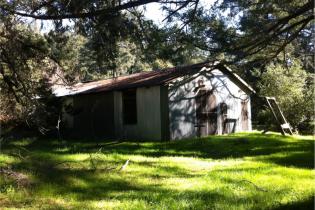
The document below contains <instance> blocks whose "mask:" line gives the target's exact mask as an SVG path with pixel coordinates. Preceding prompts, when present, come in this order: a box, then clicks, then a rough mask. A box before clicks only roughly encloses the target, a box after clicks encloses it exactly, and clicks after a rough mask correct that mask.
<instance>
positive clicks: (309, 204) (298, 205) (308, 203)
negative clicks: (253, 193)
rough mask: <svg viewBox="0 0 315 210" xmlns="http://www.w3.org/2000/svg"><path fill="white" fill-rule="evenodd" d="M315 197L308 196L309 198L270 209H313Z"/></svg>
mask: <svg viewBox="0 0 315 210" xmlns="http://www.w3.org/2000/svg"><path fill="white" fill-rule="evenodd" d="M314 200H315V197H314V196H313V197H310V198H309V199H306V200H303V201H299V202H294V203H289V204H285V205H281V206H278V207H275V208H271V209H270V210H313V209H314V208H315V202H314Z"/></svg>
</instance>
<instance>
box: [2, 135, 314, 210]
mask: <svg viewBox="0 0 315 210" xmlns="http://www.w3.org/2000/svg"><path fill="white" fill-rule="evenodd" d="M16 145H19V142H18V141H16V142H14V141H11V142H6V143H5V144H4V145H3V147H2V148H3V152H7V153H9V152H12V151H14V150H19V152H21V151H22V149H21V148H20V147H17V146H16ZM23 148H24V150H23V151H22V152H24V153H25V154H26V155H27V154H28V152H26V151H29V153H30V155H29V157H27V156H25V155H24V154H22V156H24V159H21V160H20V161H18V162H16V163H12V165H11V166H12V168H13V169H16V170H22V171H31V172H32V174H33V175H34V179H35V182H36V185H35V187H34V189H33V192H34V193H35V194H36V193H37V194H38V195H40V196H41V193H42V191H43V192H46V191H49V190H47V188H49V186H52V189H50V192H49V193H50V194H51V195H52V196H54V195H58V196H62V197H68V196H70V195H71V196H73V198H74V199H75V200H77V201H79V202H83V203H84V202H85V201H98V200H102V199H105V200H106V199H107V200H110V199H116V200H119V201H124V200H128V201H133V200H143V201H144V202H146V203H147V204H148V205H151V203H154V202H155V203H158V204H157V205H159V204H160V203H163V202H164V203H166V204H170V203H173V205H174V209H176V208H179V207H177V206H176V204H177V201H178V200H187V201H188V202H189V204H188V206H189V207H191V208H195V209H202V208H204V207H208V208H210V209H211V208H216V206H212V205H215V204H216V203H218V202H222V203H228V204H231V206H234V207H238V206H239V207H244V206H247V207H249V208H252V207H255V206H264V205H265V204H264V202H265V201H266V200H272V199H274V196H276V195H275V194H273V193H269V194H267V193H265V192H259V191H258V192H256V191H257V189H256V188H255V187H253V185H252V184H248V183H246V182H245V183H244V182H239V180H236V179H224V178H222V176H221V174H220V173H221V172H222V173H223V174H224V173H226V172H231V174H235V173H239V172H246V173H250V174H256V171H257V173H260V174H268V173H269V167H266V168H262V167H258V168H255V167H253V168H243V169H242V168H241V169H240V168H232V169H219V170H215V171H212V172H211V173H210V176H211V179H212V180H214V179H218V180H219V181H218V182H220V183H222V186H223V187H222V188H220V187H218V189H217V190H213V191H211V190H199V191H193V190H191V191H190V190H189V189H185V190H182V191H181V190H176V189H172V188H166V187H165V186H163V181H161V180H164V179H172V178H175V179H176V178H182V177H184V178H188V179H189V178H193V177H194V176H197V175H194V174H192V173H190V171H189V170H185V169H183V168H181V167H177V166H176V165H175V166H168V165H166V166H164V165H162V164H161V165H155V163H152V162H136V163H134V164H137V167H140V168H141V167H143V168H145V169H148V168H149V169H150V170H151V169H152V171H145V170H144V171H141V172H139V171H138V172H136V171H133V173H130V174H128V173H124V172H119V171H118V170H117V169H115V170H106V169H105V170H103V171H100V170H94V169H93V167H91V165H89V164H90V163H89V162H88V161H89V160H84V161H81V162H80V161H77V162H75V163H73V162H72V163H71V164H72V165H71V167H63V166H62V165H60V164H59V163H60V161H62V160H60V159H57V158H58V157H59V156H58V155H59V154H60V155H67V154H77V153H79V154H82V153H83V154H84V153H96V152H97V153H101V154H114V153H117V154H126V155H143V156H148V157H161V156H184V157H199V158H212V159H225V158H242V157H254V158H257V159H258V160H261V161H268V162H272V163H276V164H279V165H285V166H294V167H297V168H313V167H314V159H313V157H314V151H313V148H314V141H312V140H306V139H294V138H290V137H283V136H280V135H261V134H242V135H231V136H211V137H207V138H203V139H194V140H183V141H176V142H164V143H159V142H141V143H139V142H117V141H113V142H102V141H70V140H68V141H66V143H63V144H61V143H60V142H58V141H56V140H42V139H38V140H36V139H35V140H34V139H33V140H30V141H28V142H27V141H25V142H24V143H23ZM15 152H16V153H18V154H19V152H17V151H15ZM118 161H121V159H119V160H118ZM76 164H83V165H76ZM100 164H101V165H105V166H106V167H107V166H108V165H109V166H115V167H116V168H117V167H119V166H121V164H122V163H120V162H117V160H112V159H110V160H106V161H103V162H100ZM77 166H78V167H77ZM82 166H83V167H82ZM106 167H105V168H106ZM221 170H222V171H221ZM229 170H230V171H229ZM145 179H149V180H156V181H151V182H150V183H147V182H145V181H144V180H145ZM233 186H235V187H239V186H241V187H242V186H243V188H244V189H245V190H246V192H249V193H248V194H245V195H244V196H243V197H237V196H236V195H235V194H234V192H233V190H230V189H229V188H231V187H233ZM48 196H50V195H48ZM267 197H268V199H267ZM257 203H259V205H258V204H257ZM313 204H314V203H312V202H311V200H310V201H309V200H305V201H301V202H300V203H292V204H288V205H285V206H278V207H277V208H275V209H309V207H311V206H312V205H313Z"/></svg>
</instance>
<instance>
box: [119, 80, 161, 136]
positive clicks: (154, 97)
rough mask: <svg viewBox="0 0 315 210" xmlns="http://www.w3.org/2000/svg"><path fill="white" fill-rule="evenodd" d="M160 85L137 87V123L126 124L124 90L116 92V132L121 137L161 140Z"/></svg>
mask: <svg viewBox="0 0 315 210" xmlns="http://www.w3.org/2000/svg"><path fill="white" fill-rule="evenodd" d="M160 96H161V93H160V86H153V87H144V88H137V124H135V125H124V123H123V116H122V114H123V110H122V92H121V91H115V92H114V104H115V133H116V137H117V138H120V139H131V140H132V139H134V140H139V139H143V140H161V139H162V133H161V101H160Z"/></svg>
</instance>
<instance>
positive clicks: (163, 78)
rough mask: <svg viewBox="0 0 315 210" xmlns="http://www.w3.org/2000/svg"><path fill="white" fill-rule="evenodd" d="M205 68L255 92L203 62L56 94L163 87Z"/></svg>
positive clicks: (221, 67) (67, 89) (229, 74)
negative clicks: (215, 71) (162, 85)
mask: <svg viewBox="0 0 315 210" xmlns="http://www.w3.org/2000/svg"><path fill="white" fill-rule="evenodd" d="M203 68H211V69H215V68H217V69H219V70H221V71H222V72H223V73H224V74H227V76H229V77H232V79H234V80H235V79H236V80H237V81H238V82H239V84H240V85H242V86H243V87H244V88H246V89H247V90H249V91H250V92H255V91H254V90H253V89H252V88H251V87H250V86H249V85H248V84H247V83H246V82H245V81H244V80H242V79H241V78H240V77H239V76H238V75H236V74H235V73H233V72H232V71H231V70H230V69H228V68H227V67H225V66H223V65H221V64H219V63H218V62H214V63H213V62H203V63H198V64H193V65H187V66H179V67H173V68H167V69H163V70H157V71H148V72H140V73H136V74H131V75H126V76H120V77H116V78H112V79H105V80H99V81H92V82H87V83H78V84H75V85H73V86H71V87H62V88H58V89H56V90H55V91H54V94H55V95H56V96H67V95H78V94H87V93H97V92H105V91H113V90H123V89H129V88H135V87H145V86H155V85H161V84H166V83H168V82H170V81H172V80H174V79H176V78H178V77H181V76H185V75H193V74H196V73H198V72H199V71H200V70H202V69H203Z"/></svg>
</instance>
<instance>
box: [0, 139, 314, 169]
mask: <svg viewBox="0 0 315 210" xmlns="http://www.w3.org/2000/svg"><path fill="white" fill-rule="evenodd" d="M65 142H66V143H64V144H61V143H60V142H58V141H56V140H43V139H38V140H32V141H30V143H29V144H28V145H26V146H25V148H26V149H28V150H32V151H40V152H49V153H56V154H75V153H95V152H101V153H103V154H113V153H117V154H125V155H144V156H150V157H161V156H185V157H199V158H212V159H226V158H242V157H257V158H260V159H261V161H268V162H273V163H276V164H279V165H283V166H293V167H298V168H314V158H313V157H314V141H313V140H307V139H303V138H301V139H295V138H292V137H288V136H281V135H276V134H265V135H262V134H257V133H247V134H238V135H229V136H209V137H207V138H201V139H192V140H181V141H172V142H132V141H130V142H119V141H112V142H108V141H84V140H81V141H79V140H75V141H74V140H67V141H65ZM11 143H12V142H11ZM11 143H10V142H8V143H7V145H3V148H6V149H7V150H10V149H11V150H12V149H14V147H13V146H12V145H11ZM13 143H14V142H13Z"/></svg>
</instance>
